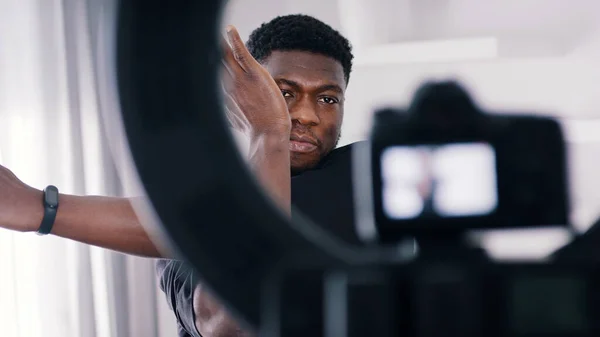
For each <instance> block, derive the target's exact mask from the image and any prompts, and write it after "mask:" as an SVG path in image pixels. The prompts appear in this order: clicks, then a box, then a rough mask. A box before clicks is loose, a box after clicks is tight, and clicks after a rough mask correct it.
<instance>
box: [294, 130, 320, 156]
mask: <svg viewBox="0 0 600 337" xmlns="http://www.w3.org/2000/svg"><path fill="white" fill-rule="evenodd" d="M317 144H318V142H317V141H316V140H315V139H313V138H312V137H309V136H304V135H296V134H292V135H291V136H290V151H291V152H298V153H309V152H312V151H314V150H316V149H317V148H318V145H317Z"/></svg>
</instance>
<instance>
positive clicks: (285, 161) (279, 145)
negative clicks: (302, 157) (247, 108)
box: [248, 130, 292, 215]
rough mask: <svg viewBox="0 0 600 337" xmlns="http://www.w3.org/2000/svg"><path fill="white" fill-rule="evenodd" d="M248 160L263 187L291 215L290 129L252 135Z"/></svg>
mask: <svg viewBox="0 0 600 337" xmlns="http://www.w3.org/2000/svg"><path fill="white" fill-rule="evenodd" d="M248 160H249V163H250V166H251V168H252V171H253V172H254V174H255V176H256V178H257V179H258V181H259V182H260V184H261V185H262V187H263V188H264V189H265V191H266V192H267V193H268V194H269V196H270V197H271V198H272V199H273V201H274V202H275V203H276V204H277V205H278V206H279V207H280V208H281V210H282V211H284V212H285V213H286V214H288V215H289V214H290V213H291V198H292V197H291V194H292V192H291V175H290V150H289V130H283V131H282V132H277V133H273V134H270V135H262V136H256V137H252V138H251V142H250V153H249V158H248Z"/></svg>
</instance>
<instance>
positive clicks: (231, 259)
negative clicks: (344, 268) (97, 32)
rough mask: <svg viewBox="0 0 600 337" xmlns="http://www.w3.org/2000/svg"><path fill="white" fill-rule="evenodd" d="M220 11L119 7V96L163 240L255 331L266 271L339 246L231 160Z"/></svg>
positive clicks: (208, 3)
mask: <svg viewBox="0 0 600 337" xmlns="http://www.w3.org/2000/svg"><path fill="white" fill-rule="evenodd" d="M221 5H222V1H219V0H204V1H171V2H167V1H158V0H146V1H120V2H119V8H118V13H117V17H118V19H117V23H118V26H117V33H116V34H117V77H118V90H119V97H120V104H121V113H122V120H123V124H124V128H125V130H126V133H127V139H128V142H129V146H130V149H131V154H132V157H133V160H134V162H135V165H136V168H137V171H138V174H139V177H140V180H141V182H142V183H143V185H144V187H145V189H146V192H147V195H148V197H149V198H150V200H151V202H152V204H153V206H154V208H155V210H156V212H157V214H158V215H159V217H160V219H161V222H162V223H163V227H164V230H165V232H166V233H167V235H168V236H169V237H170V238H171V239H172V241H173V242H174V243H176V244H177V246H178V248H179V251H180V253H181V254H182V255H183V257H184V259H185V260H187V261H188V262H189V263H190V264H191V265H192V266H193V267H194V268H195V269H196V270H198V271H200V275H201V278H202V280H203V282H206V283H207V284H208V285H209V286H210V288H212V289H213V290H214V291H215V292H216V293H217V294H218V295H219V297H220V298H221V299H222V300H223V301H224V303H225V304H227V305H229V306H230V307H232V312H233V314H234V315H237V316H238V317H241V318H243V319H245V321H246V322H247V323H249V324H250V325H253V326H255V327H256V326H258V325H259V320H260V317H259V311H260V296H261V294H260V291H259V289H260V288H261V285H262V282H263V280H264V279H265V277H266V276H267V274H268V273H269V271H270V269H271V268H273V267H274V266H275V265H276V264H277V263H278V262H279V261H280V260H281V259H282V258H284V257H286V256H290V255H293V254H297V252H299V251H309V252H311V256H313V257H314V256H322V258H323V259H329V258H332V255H334V254H331V252H332V251H334V250H335V249H336V244H337V243H338V242H335V240H333V239H332V238H331V237H326V236H322V233H321V232H319V231H318V229H315V228H314V227H311V226H310V225H308V224H305V223H302V224H290V222H289V221H287V220H286V218H285V217H284V216H283V214H282V213H281V212H279V211H278V210H276V208H275V207H274V206H273V204H272V202H271V201H270V200H269V199H268V198H267V197H266V196H265V195H264V193H262V192H261V190H260V188H259V186H258V184H257V183H256V182H255V180H254V179H253V176H252V175H251V174H250V172H249V171H248V170H247V168H246V166H245V163H244V161H243V160H242V158H241V156H240V155H239V152H238V151H237V147H236V144H235V142H234V140H233V137H232V135H231V133H230V132H229V131H228V129H227V127H226V122H225V118H224V117H223V114H222V107H221V100H220V94H219V92H218V91H217V85H216V84H217V71H216V70H217V69H218V64H220V54H219V53H218V52H217V51H218V49H217V46H218V43H217V41H218V40H217V36H218V32H217V27H219V20H218V19H219V18H220V17H221V11H222V6H221ZM207 51H208V52H207ZM182 144H185V146H182ZM165 161H166V162H168V163H169V164H168V165H164V163H165ZM224 168H227V170H224ZM240 191H243V193H240ZM199 217H201V218H202V220H201V221H200V222H199V221H198V218H199ZM315 231H316V232H315ZM316 234H318V235H316ZM332 240H333V241H332ZM328 245H329V246H331V249H332V250H331V251H330V252H326V249H325V247H327V246H328ZM337 248H338V249H339V248H343V247H341V246H340V247H337ZM335 255H336V256H337V257H339V256H341V255H343V254H339V252H338V254H335Z"/></svg>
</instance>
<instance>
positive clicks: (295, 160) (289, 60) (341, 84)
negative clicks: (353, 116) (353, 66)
mask: <svg viewBox="0 0 600 337" xmlns="http://www.w3.org/2000/svg"><path fill="white" fill-rule="evenodd" d="M263 66H264V67H265V68H266V69H267V70H268V71H269V73H270V74H271V76H272V77H273V79H275V82H277V84H278V85H279V88H280V89H281V92H282V94H283V95H284V97H285V99H286V101H287V104H288V110H289V112H290V116H291V119H292V132H291V135H290V164H291V167H292V174H296V173H300V172H302V171H304V170H307V169H310V168H313V167H314V166H316V165H317V164H318V163H319V161H320V160H321V159H322V158H323V157H324V156H325V155H327V154H328V153H329V152H330V151H331V150H333V149H334V148H335V146H336V145H337V141H338V139H339V137H340V129H341V126H342V118H343V116H344V92H345V89H346V80H345V78H344V69H343V67H342V65H341V64H340V63H339V62H338V61H336V60H334V59H332V58H329V57H327V56H323V55H318V54H313V53H310V52H304V51H274V52H273V53H271V55H270V56H269V57H268V58H267V59H266V60H265V61H264V62H263Z"/></svg>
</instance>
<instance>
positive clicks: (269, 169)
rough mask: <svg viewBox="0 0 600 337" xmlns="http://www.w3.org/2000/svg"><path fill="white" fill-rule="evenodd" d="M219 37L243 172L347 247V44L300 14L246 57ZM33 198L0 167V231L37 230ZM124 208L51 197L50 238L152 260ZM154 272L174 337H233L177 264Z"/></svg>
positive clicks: (256, 37) (109, 201) (153, 253)
mask: <svg viewBox="0 0 600 337" xmlns="http://www.w3.org/2000/svg"><path fill="white" fill-rule="evenodd" d="M227 36H228V41H224V43H223V45H224V51H225V53H224V58H223V65H224V71H223V81H224V89H225V102H226V105H227V108H228V109H227V110H228V113H229V116H230V120H231V121H232V124H233V125H234V126H236V127H238V128H241V129H242V131H244V132H246V133H247V134H248V135H249V136H250V142H251V145H250V149H251V152H250V156H249V164H250V166H251V167H252V168H253V169H254V171H255V174H256V176H257V178H258V180H259V181H260V182H261V183H262V185H263V187H264V188H265V189H266V190H267V191H268V192H269V193H270V195H271V196H272V197H273V199H274V200H275V201H276V202H277V203H278V204H279V205H280V206H281V207H282V208H283V209H284V210H286V211H290V196H291V199H292V200H293V203H294V205H295V206H296V207H298V208H299V209H300V210H302V211H303V212H304V213H306V214H307V215H309V216H310V217H311V218H313V219H314V220H316V222H317V223H319V224H321V225H322V226H324V228H325V229H327V230H329V231H331V232H332V233H334V234H337V235H338V236H340V237H342V238H343V239H345V240H347V241H349V242H357V239H356V236H355V234H354V225H353V221H354V220H353V217H352V214H353V212H352V196H351V195H352V190H351V179H350V171H349V167H350V158H349V156H350V147H349V146H348V147H343V148H340V149H337V150H334V149H335V147H336V145H337V142H338V139H339V137H340V129H341V124H342V118H343V111H344V100H345V96H344V95H345V91H346V87H347V84H348V80H349V78H350V72H351V68H352V58H353V56H352V53H351V47H350V44H349V42H348V41H347V40H346V39H345V38H344V37H342V36H341V35H340V34H339V33H338V32H337V31H335V30H333V29H332V28H331V27H329V26H328V25H326V24H324V23H323V22H321V21H318V20H316V19H314V18H312V17H309V16H304V15H289V16H283V17H278V18H275V19H274V20H272V21H270V22H268V23H266V24H263V25H262V26H261V27H259V28H258V29H256V30H255V31H254V32H253V33H252V34H251V36H250V39H249V41H248V43H247V49H246V47H245V46H244V44H243V42H242V41H241V39H240V38H239V35H238V34H237V31H236V30H235V29H234V28H232V27H229V28H228V34H227ZM282 144H283V146H282ZM290 172H291V175H290ZM291 176H293V178H290V177H291ZM290 179H291V180H290ZM290 188H291V191H290ZM41 199H42V193H41V191H38V190H36V189H33V188H31V187H29V186H26V185H25V184H23V183H22V182H20V181H19V180H18V179H17V178H16V177H15V176H14V175H13V174H12V173H11V172H10V171H8V170H7V169H5V168H2V167H0V226H2V227H4V228H8V229H13V230H18V231H37V230H38V228H39V226H40V222H41V219H42V217H43V213H44V210H43V209H42V207H40V200H41ZM130 203H131V200H128V199H123V198H106V197H80V196H70V195H61V196H60V207H59V210H58V213H57V217H56V220H55V223H54V226H53V229H52V234H55V235H59V236H62V237H66V238H70V239H73V240H77V241H80V242H84V243H88V244H92V245H96V246H101V247H105V248H109V249H114V250H118V251H122V252H125V253H129V254H137V255H142V256H149V257H162V256H161V254H160V252H159V251H158V250H157V249H156V247H155V246H154V245H153V244H152V242H151V241H150V240H149V238H148V236H147V235H146V233H145V232H144V230H143V228H142V226H141V225H140V224H139V221H138V219H137V217H136V216H135V213H134V212H133V209H132V207H131V204H130ZM90 214H101V216H98V217H90V216H89V215H90ZM158 271H159V276H160V285H161V288H162V289H163V291H165V294H166V295H167V299H168V301H169V304H170V306H171V308H172V309H173V311H174V312H175V314H176V316H177V319H178V322H179V324H180V336H198V335H201V336H204V337H212V336H236V335H239V334H241V329H240V328H239V327H238V326H237V324H236V323H235V322H233V320H232V319H231V318H230V317H229V316H228V315H227V313H226V311H225V310H224V309H223V308H222V307H221V306H220V305H218V304H217V303H216V302H215V301H214V300H213V299H212V298H211V297H210V296H209V295H208V294H206V292H205V291H203V288H202V287H201V286H200V285H198V282H196V280H195V279H194V276H193V274H192V273H191V272H190V270H189V269H187V268H186V267H185V266H184V265H182V264H181V263H180V262H178V261H169V260H162V261H161V262H159V264H158Z"/></svg>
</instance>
